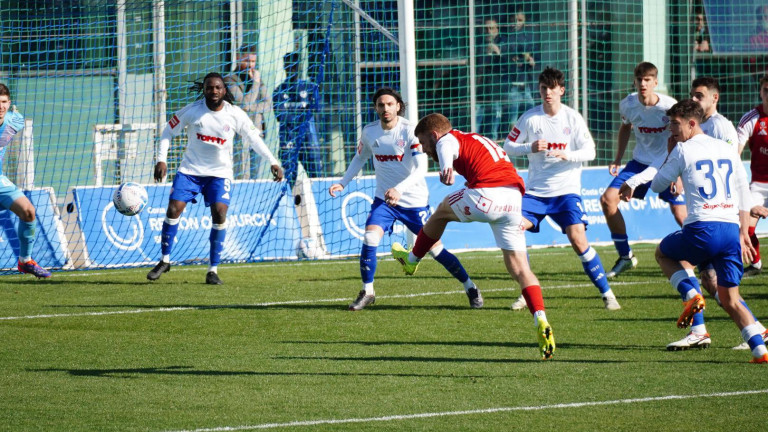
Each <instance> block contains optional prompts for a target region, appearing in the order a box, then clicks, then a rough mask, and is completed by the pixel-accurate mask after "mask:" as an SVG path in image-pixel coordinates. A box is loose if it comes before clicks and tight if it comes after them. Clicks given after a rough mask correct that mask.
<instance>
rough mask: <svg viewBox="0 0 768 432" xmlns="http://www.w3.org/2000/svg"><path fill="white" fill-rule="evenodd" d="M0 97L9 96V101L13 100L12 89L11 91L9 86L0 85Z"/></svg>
mask: <svg viewBox="0 0 768 432" xmlns="http://www.w3.org/2000/svg"><path fill="white" fill-rule="evenodd" d="M0 96H8V99H10V98H11V89H9V88H8V86H7V85H5V84H2V83H0Z"/></svg>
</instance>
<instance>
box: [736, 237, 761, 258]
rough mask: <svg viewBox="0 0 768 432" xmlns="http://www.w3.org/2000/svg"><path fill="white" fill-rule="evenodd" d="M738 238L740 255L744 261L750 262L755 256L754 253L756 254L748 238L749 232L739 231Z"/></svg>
mask: <svg viewBox="0 0 768 432" xmlns="http://www.w3.org/2000/svg"><path fill="white" fill-rule="evenodd" d="M739 238H740V239H741V257H742V259H743V260H744V262H748V263H751V262H752V260H753V259H754V258H755V255H757V251H756V250H755V248H754V247H753V246H752V241H751V240H750V239H749V234H747V233H745V232H740V233H739Z"/></svg>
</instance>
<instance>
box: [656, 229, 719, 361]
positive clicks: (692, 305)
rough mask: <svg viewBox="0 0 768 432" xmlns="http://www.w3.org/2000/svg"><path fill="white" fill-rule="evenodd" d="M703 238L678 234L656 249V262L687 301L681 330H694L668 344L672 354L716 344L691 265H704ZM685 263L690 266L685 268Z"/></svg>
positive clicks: (681, 316) (681, 317)
mask: <svg viewBox="0 0 768 432" xmlns="http://www.w3.org/2000/svg"><path fill="white" fill-rule="evenodd" d="M700 240H701V237H700V236H698V235H697V234H696V233H694V234H693V235H691V234H690V233H689V232H688V231H677V232H675V233H672V234H670V235H668V236H667V237H665V238H664V239H663V240H662V241H661V243H660V244H659V246H658V247H657V248H656V262H658V263H659V266H660V267H661V270H662V272H663V273H664V275H665V276H666V277H667V279H669V282H670V284H671V285H672V286H673V287H674V288H675V289H676V290H677V292H678V293H679V294H680V297H681V299H682V300H683V305H684V307H683V313H682V314H681V315H680V318H679V319H678V321H677V326H678V327H680V328H686V327H688V326H690V327H691V330H690V332H689V333H688V335H686V336H685V337H684V338H683V339H681V340H679V341H676V342H672V343H670V344H669V345H667V349H668V350H670V351H677V350H685V349H689V348H706V347H708V346H709V345H710V343H711V342H712V341H711V339H710V338H709V333H707V328H706V325H705V323H704V314H703V310H704V307H705V302H704V297H703V296H702V295H701V287H700V285H699V282H698V280H697V279H696V276H695V275H694V272H693V268H692V266H691V265H689V264H688V263H689V262H696V263H698V262H704V261H706V260H707V259H708V256H707V253H706V250H703V248H701V244H700V243H699V242H698V241H700ZM683 263H685V264H686V265H687V267H688V268H686V266H683Z"/></svg>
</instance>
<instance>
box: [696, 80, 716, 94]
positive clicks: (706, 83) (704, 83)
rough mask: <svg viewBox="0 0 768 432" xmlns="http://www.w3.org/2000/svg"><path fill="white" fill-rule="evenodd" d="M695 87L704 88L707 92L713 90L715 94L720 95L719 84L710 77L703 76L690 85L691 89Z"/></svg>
mask: <svg viewBox="0 0 768 432" xmlns="http://www.w3.org/2000/svg"><path fill="white" fill-rule="evenodd" d="M696 87H706V88H707V89H709V91H713V90H714V92H715V93H720V84H718V83H717V80H716V79H714V78H712V77H707V76H703V77H699V78H696V79H695V80H693V82H692V83H691V88H692V89H694V88H696Z"/></svg>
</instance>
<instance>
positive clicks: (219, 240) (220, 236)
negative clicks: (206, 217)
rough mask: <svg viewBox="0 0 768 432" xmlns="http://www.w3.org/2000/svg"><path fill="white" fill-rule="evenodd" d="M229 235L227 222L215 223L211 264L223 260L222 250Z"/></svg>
mask: <svg viewBox="0 0 768 432" xmlns="http://www.w3.org/2000/svg"><path fill="white" fill-rule="evenodd" d="M226 237H227V227H226V225H225V224H213V227H212V228H211V236H210V237H208V238H209V239H210V240H211V266H217V265H219V263H220V262H221V251H223V250H224V239H225V238H226Z"/></svg>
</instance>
